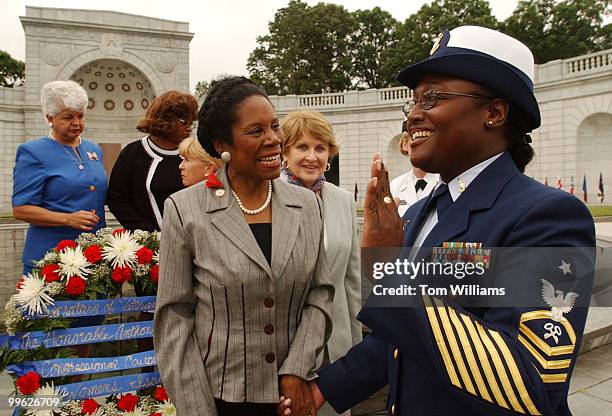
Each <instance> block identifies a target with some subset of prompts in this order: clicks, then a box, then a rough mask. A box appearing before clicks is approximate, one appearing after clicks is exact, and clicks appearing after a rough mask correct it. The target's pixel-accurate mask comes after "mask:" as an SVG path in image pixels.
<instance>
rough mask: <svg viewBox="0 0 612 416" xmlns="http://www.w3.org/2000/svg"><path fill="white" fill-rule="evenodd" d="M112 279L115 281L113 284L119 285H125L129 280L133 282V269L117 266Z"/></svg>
mask: <svg viewBox="0 0 612 416" xmlns="http://www.w3.org/2000/svg"><path fill="white" fill-rule="evenodd" d="M111 279H113V282H117V283H123V282H127V281H128V280H132V269H130V268H129V267H128V266H124V267H120V266H117V267H115V269H114V270H113V273H112V274H111Z"/></svg>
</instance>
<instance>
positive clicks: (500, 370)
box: [474, 322, 525, 413]
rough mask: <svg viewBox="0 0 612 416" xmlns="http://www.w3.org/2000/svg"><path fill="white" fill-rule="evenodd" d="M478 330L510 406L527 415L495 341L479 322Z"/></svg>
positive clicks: (477, 324) (476, 323)
mask: <svg viewBox="0 0 612 416" xmlns="http://www.w3.org/2000/svg"><path fill="white" fill-rule="evenodd" d="M474 324H475V325H476V328H477V329H478V334H479V335H480V339H481V340H482V342H483V343H484V345H485V347H486V349H487V351H489V354H491V359H492V360H493V364H494V366H495V370H496V371H497V376H498V377H499V380H500V381H501V383H502V386H503V387H504V391H505V392H506V396H508V400H510V404H511V405H512V408H513V409H514V410H515V411H517V412H520V413H525V410H524V409H523V406H521V404H520V403H519V401H518V399H517V397H516V395H515V394H514V390H513V389H512V383H510V379H509V378H508V373H506V369H505V368H504V364H503V362H502V359H501V357H500V356H499V353H498V352H497V349H495V345H493V341H491V339H490V338H489V336H488V335H487V333H486V332H485V329H484V328H483V326H482V325H480V324H479V323H478V322H474Z"/></svg>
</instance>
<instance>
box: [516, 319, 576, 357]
mask: <svg viewBox="0 0 612 416" xmlns="http://www.w3.org/2000/svg"><path fill="white" fill-rule="evenodd" d="M519 330H520V331H521V332H522V333H523V335H525V336H526V337H527V339H529V340H530V341H531V342H533V343H534V344H535V345H536V346H537V347H538V348H539V349H540V350H542V352H544V353H545V354H546V355H548V356H549V357H553V356H556V355H567V354H573V353H574V346H573V345H564V346H561V347H551V346H550V345H548V344H547V343H546V342H544V341H543V340H542V339H541V338H540V337H538V336H537V335H536V334H535V333H534V332H533V331H532V330H531V329H529V327H527V325H525V324H524V323H522V322H521V324H520V325H519Z"/></svg>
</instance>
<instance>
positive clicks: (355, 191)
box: [353, 182, 359, 202]
mask: <svg viewBox="0 0 612 416" xmlns="http://www.w3.org/2000/svg"><path fill="white" fill-rule="evenodd" d="M353 194H354V196H355V202H357V195H358V194H359V189H357V182H355V190H354V191H353Z"/></svg>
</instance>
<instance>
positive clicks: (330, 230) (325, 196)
mask: <svg viewBox="0 0 612 416" xmlns="http://www.w3.org/2000/svg"><path fill="white" fill-rule="evenodd" d="M333 193H334V189H333V188H332V187H331V186H327V184H324V185H323V189H321V197H322V198H321V199H322V200H323V212H324V214H323V218H329V219H332V218H334V216H336V215H338V214H341V215H345V214H346V213H344V212H342V213H340V212H338V211H336V212H333V210H334V209H337V208H338V207H337V206H336V204H335V202H336V201H337V199H335V198H334V194H333ZM336 224H339V223H338V222H337V221H325V224H324V227H325V228H326V230H325V232H326V233H327V238H328V244H327V247H326V248H325V254H326V255H327V261H328V264H329V269H330V270H334V265H335V262H336V258H337V257H338V249H339V245H338V244H329V236H330V235H341V234H339V233H337V231H338V230H336V228H335V225H336Z"/></svg>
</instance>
